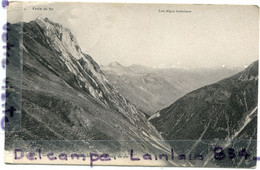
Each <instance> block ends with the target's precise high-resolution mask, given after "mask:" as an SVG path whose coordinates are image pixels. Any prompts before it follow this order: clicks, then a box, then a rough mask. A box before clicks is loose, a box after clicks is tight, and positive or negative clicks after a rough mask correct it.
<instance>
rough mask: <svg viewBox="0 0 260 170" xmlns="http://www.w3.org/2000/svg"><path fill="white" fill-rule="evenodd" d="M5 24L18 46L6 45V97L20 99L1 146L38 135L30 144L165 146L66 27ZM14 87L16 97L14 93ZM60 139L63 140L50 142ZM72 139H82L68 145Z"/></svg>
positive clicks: (111, 148) (40, 22) (118, 148)
mask: <svg viewBox="0 0 260 170" xmlns="http://www.w3.org/2000/svg"><path fill="white" fill-rule="evenodd" d="M9 29H10V31H9V34H8V35H9V43H11V44H14V45H15V46H16V47H17V46H18V47H20V48H13V49H11V50H10V54H11V56H12V58H10V61H9V64H8V70H7V76H8V77H9V81H10V84H12V85H13V88H12V89H9V90H10V91H9V92H11V95H10V96H9V97H8V99H7V102H8V103H9V104H10V103H20V102H22V103H21V110H17V112H19V111H20V112H21V117H22V118H21V129H20V131H18V132H8V133H6V146H5V147H6V150H10V149H12V148H13V147H14V146H16V144H15V141H18V140H20V142H19V143H18V144H17V145H18V146H19V147H22V146H23V147H25V148H26V147H28V148H30V146H29V144H30V143H29V142H27V143H26V141H38V143H37V142H36V144H35V143H34V145H36V146H41V147H42V148H44V149H45V151H50V150H51V151H56V150H59V151H60V150H62V149H65V150H67V151H73V147H75V148H77V150H88V151H89V150H91V149H93V150H94V151H96V152H98V151H103V152H104V151H107V152H110V153H116V152H123V151H129V150H130V149H135V148H136V152H142V151H143V152H156V151H158V152H169V151H170V146H169V145H168V144H167V143H166V142H164V141H161V140H162V138H161V135H160V134H159V133H158V132H157V130H156V129H155V128H154V127H153V126H152V125H151V124H150V123H149V122H148V120H147V118H146V117H145V115H144V114H143V113H142V112H139V111H138V110H137V109H136V107H135V106H134V105H132V104H131V103H130V102H128V101H127V100H126V99H125V98H124V97H123V96H121V95H120V94H119V93H118V92H117V91H116V90H115V89H114V88H113V86H111V85H110V84H109V83H108V81H107V79H106V77H105V76H104V74H103V73H102V71H101V70H100V68H99V66H98V64H97V63H96V62H95V61H94V60H93V59H92V58H91V57H90V56H89V55H87V54H84V53H82V51H81V49H80V47H79V46H78V44H77V42H76V40H75V37H74V36H73V35H72V33H71V32H70V31H69V30H68V29H67V28H64V27H62V26H61V25H60V24H57V23H54V22H52V21H50V20H49V19H47V18H45V19H42V18H38V19H36V20H35V21H31V22H29V23H17V24H10V25H9ZM21 34H22V37H23V38H21ZM21 44H22V45H21ZM21 52H22V53H21ZM21 54H22V58H21ZM21 59H22V61H21ZM21 63H23V64H22V69H21V70H19V68H21ZM17 70H18V71H17ZM21 73H22V77H21V76H20V75H21ZM19 79H22V80H21V82H20V83H19V82H18V83H17V80H19ZM19 88H21V91H22V92H21V94H20V95H21V96H20V97H21V98H22V100H21V99H20V98H19V96H18V97H17V94H18V93H19V90H17V89H19ZM10 120H13V119H10ZM12 126H13V124H12V122H11V121H10V122H9V123H7V124H6V127H7V129H12ZM60 140H61V141H65V142H67V144H66V145H65V144H62V142H60V143H59V142H56V143H55V142H54V141H60ZM74 140H76V141H81V140H86V141H84V142H83V144H84V145H83V144H79V145H76V146H74V145H72V143H74ZM42 141H53V143H51V142H47V143H45V144H42ZM91 141H92V142H91ZM93 141H94V142H93ZM104 141H106V142H104ZM133 141H141V142H133ZM158 141H161V142H158ZM54 143H55V144H54ZM63 143H64V142H63ZM75 148H74V149H75ZM57 152H58V151H57Z"/></svg>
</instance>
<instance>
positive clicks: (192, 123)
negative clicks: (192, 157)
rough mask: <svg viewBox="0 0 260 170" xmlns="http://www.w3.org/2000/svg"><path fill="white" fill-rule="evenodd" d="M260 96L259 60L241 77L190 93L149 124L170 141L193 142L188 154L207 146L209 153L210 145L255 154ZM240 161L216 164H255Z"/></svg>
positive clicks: (239, 75)
mask: <svg viewBox="0 0 260 170" xmlns="http://www.w3.org/2000/svg"><path fill="white" fill-rule="evenodd" d="M257 95H258V61H256V62H254V63H252V64H251V65H250V66H248V67H247V68H246V69H245V70H243V71H242V72H239V73H238V74H235V75H233V76H231V77H229V78H226V79H223V80H221V81H219V82H217V83H214V84H211V85H208V86H204V87H202V88H200V89H197V90H195V91H192V92H190V93H189V94H187V95H185V96H184V97H182V98H180V99H179V100H177V101H176V102H174V103H173V104H172V105H170V106H169V107H167V108H165V109H162V110H160V111H159V112H157V114H156V115H154V116H153V117H151V118H150V122H151V123H152V124H153V125H154V126H155V127H156V129H157V130H158V131H160V132H161V134H162V136H163V137H164V138H165V139H167V140H188V141H190V142H189V145H188V146H187V148H190V149H187V150H188V151H189V152H192V151H194V150H197V151H198V150H200V151H201V150H203V149H202V148H203V147H202V143H204V144H205V145H206V147H205V148H204V149H205V150H209V146H208V145H212V146H217V145H221V146H223V147H224V148H227V147H231V148H234V149H236V150H238V149H241V148H243V147H244V148H246V149H248V150H250V151H251V154H256V139H257V136H256V135H257V109H258V107H257V100H258V98H257ZM220 143H221V144H220ZM205 145H204V146H205ZM212 150H213V148H212ZM250 151H249V152H250ZM251 158H252V157H251ZM208 159H212V157H209V158H208ZM251 161H253V160H252V159H251ZM241 162H243V161H241V160H236V161H229V162H228V163H227V162H225V163H223V162H221V161H216V164H218V165H223V164H224V165H225V166H230V167H232V166H237V165H239V166H242V167H247V166H254V165H255V162H250V163H248V162H243V163H241ZM222 163H223V164H222ZM205 165H207V161H206V162H205Z"/></svg>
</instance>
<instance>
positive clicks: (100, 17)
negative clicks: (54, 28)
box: [8, 2, 259, 67]
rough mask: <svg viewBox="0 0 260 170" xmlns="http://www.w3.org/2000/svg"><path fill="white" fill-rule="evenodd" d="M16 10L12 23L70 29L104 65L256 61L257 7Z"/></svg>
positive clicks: (101, 6) (86, 5) (94, 6)
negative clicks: (46, 22)
mask: <svg viewBox="0 0 260 170" xmlns="http://www.w3.org/2000/svg"><path fill="white" fill-rule="evenodd" d="M28 4H29V5H28ZM15 6H16V5H15V3H11V5H10V6H9V11H8V20H9V22H11V23H14V22H17V21H20V20H22V21H25V22H28V21H31V20H33V19H35V18H37V17H42V18H45V17H48V18H49V19H51V20H52V21H54V22H57V23H60V24H62V25H63V26H65V27H67V28H69V29H70V30H71V31H72V33H73V34H74V35H75V37H76V39H77V41H78V43H79V45H80V47H81V49H82V50H83V51H84V52H86V53H87V54H89V55H91V56H92V57H93V59H94V60H95V61H97V62H98V63H99V64H102V65H107V64H109V63H111V62H114V61H118V62H119V63H121V64H123V65H131V64H142V65H147V66H162V65H167V66H170V65H176V66H178V67H218V66H222V65H225V66H230V67H233V66H240V67H241V66H244V65H249V64H250V63H252V62H253V61H255V60H257V59H258V32H259V31H258V26H259V24H258V17H259V14H258V8H257V7H256V6H231V5H228V6H220V5H215V6H213V5H189V6H188V5H158V4H154V5H148V4H146V5H141V4H132V5H130V4H95V3H55V4H54V3H49V4H43V3H32V2H30V3H27V5H25V4H24V6H23V7H22V8H21V5H19V6H17V7H15ZM33 7H48V8H53V10H48V11H43V10H32V8H33ZM19 8H20V9H19ZM18 9H19V10H22V11H23V12H19V11H18ZM159 10H160V11H161V12H159ZM163 10H172V11H176V10H178V11H180V10H183V11H185V10H186V11H191V12H185V13H183V12H181V13H180V12H177V11H176V12H172V13H168V12H166V11H165V12H162V11H163ZM21 13H22V14H23V15H21Z"/></svg>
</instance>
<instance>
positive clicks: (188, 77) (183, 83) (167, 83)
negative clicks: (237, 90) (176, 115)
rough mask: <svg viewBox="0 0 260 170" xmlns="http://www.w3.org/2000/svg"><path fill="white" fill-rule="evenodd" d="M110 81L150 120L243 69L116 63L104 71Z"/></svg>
mask: <svg viewBox="0 0 260 170" xmlns="http://www.w3.org/2000/svg"><path fill="white" fill-rule="evenodd" d="M101 69H102V71H103V72H104V74H105V75H106V77H107V78H108V81H109V82H110V83H111V84H112V85H113V86H114V87H115V88H116V89H117V90H118V91H119V92H120V93H121V94H122V95H123V96H124V97H126V98H127V99H128V100H129V101H131V102H132V103H133V104H135V105H136V106H137V107H138V108H139V109H140V110H142V111H143V112H144V113H145V114H146V115H147V116H148V117H149V116H151V115H153V114H154V113H155V112H157V111H158V110H160V109H163V108H165V107H167V106H169V105H170V104H172V103H173V102H174V101H176V100H177V99H179V98H180V97H182V96H183V95H185V94H187V93H188V92H191V91H192V90H195V89H197V88H200V87H202V86H205V85H208V84H212V83H215V82H217V81H219V80H221V79H223V78H226V77H228V76H231V75H233V74H235V73H238V72H239V71H241V70H242V69H243V68H240V67H234V68H227V67H218V68H213V69H210V68H193V69H183V68H166V69H160V68H151V67H147V66H142V65H131V66H128V67H125V66H122V65H121V64H120V63H118V62H113V63H111V64H109V65H107V66H102V67H101Z"/></svg>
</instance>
